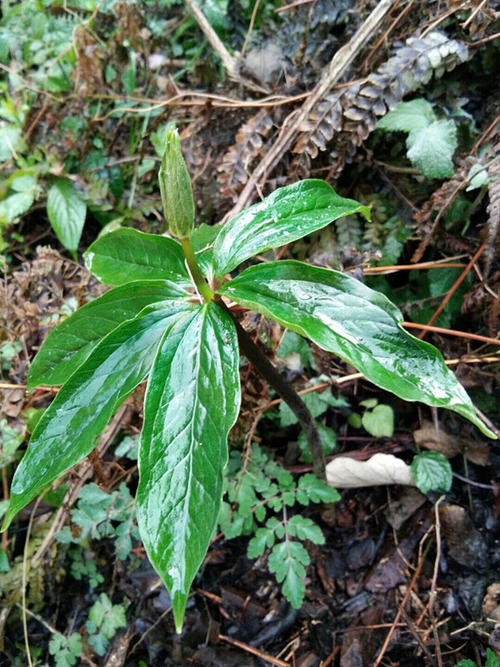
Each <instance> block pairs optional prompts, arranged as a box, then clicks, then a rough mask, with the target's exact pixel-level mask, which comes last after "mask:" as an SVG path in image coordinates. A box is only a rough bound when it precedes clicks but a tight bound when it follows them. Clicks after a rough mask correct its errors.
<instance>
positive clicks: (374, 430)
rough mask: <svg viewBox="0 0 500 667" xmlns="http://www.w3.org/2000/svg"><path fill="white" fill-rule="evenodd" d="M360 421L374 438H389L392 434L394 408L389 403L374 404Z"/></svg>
mask: <svg viewBox="0 0 500 667" xmlns="http://www.w3.org/2000/svg"><path fill="white" fill-rule="evenodd" d="M361 423H362V424H363V426H364V429H365V431H368V433H369V434H370V435H373V436H374V437H375V438H390V437H391V436H392V435H393V434H394V410H393V409H392V408H391V406H390V405H384V404H380V405H376V406H375V407H374V408H373V410H367V411H366V412H365V413H364V415H363V417H362V418H361Z"/></svg>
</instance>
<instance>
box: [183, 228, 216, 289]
mask: <svg viewBox="0 0 500 667" xmlns="http://www.w3.org/2000/svg"><path fill="white" fill-rule="evenodd" d="M181 244H182V249H183V250H184V256H185V258H186V262H187V265H188V268H189V272H190V274H191V278H192V279H193V282H194V284H195V285H196V289H197V290H198V292H199V293H200V295H201V296H202V297H203V299H204V300H205V301H207V302H208V301H212V299H213V298H214V293H213V292H212V290H211V289H210V286H209V284H208V283H207V281H206V280H205V277H204V276H203V274H202V272H201V269H200V267H199V265H198V262H197V260H196V255H195V254H194V248H193V245H192V243H191V241H190V240H189V239H188V238H185V239H181Z"/></svg>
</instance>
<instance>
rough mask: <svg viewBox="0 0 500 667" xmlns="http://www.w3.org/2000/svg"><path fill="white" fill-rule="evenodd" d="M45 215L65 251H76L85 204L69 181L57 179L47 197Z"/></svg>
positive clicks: (85, 208)
mask: <svg viewBox="0 0 500 667" xmlns="http://www.w3.org/2000/svg"><path fill="white" fill-rule="evenodd" d="M47 215H48V217H49V221H50V224H51V225H52V229H53V230H54V231H55V233H56V236H57V238H58V239H59V241H60V242H61V243H62V245H63V246H64V247H65V248H66V249H67V250H78V244H79V243H80V236H81V235H82V230H83V225H84V224H85V217H86V215H87V204H86V203H85V202H84V201H83V199H81V197H80V195H79V194H78V192H77V191H76V190H75V188H74V186H73V184H72V183H71V181H68V180H67V179H66V178H59V179H58V180H57V181H56V182H55V183H54V185H53V186H52V187H51V188H50V190H49V194H48V196H47Z"/></svg>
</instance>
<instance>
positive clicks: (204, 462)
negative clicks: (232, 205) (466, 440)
mask: <svg viewBox="0 0 500 667" xmlns="http://www.w3.org/2000/svg"><path fill="white" fill-rule="evenodd" d="M160 184H161V193H162V200H163V204H164V209H165V216H166V219H167V221H168V224H169V227H170V231H171V233H172V234H174V235H175V236H176V237H177V238H178V241H177V240H173V239H172V238H166V237H163V236H155V235H151V234H145V233H141V232H138V231H135V230H133V229H119V230H116V231H114V232H110V233H109V234H107V235H105V236H102V237H101V238H99V239H98V240H97V241H96V242H95V243H94V244H93V245H92V246H91V247H90V248H89V250H88V251H87V252H86V255H85V256H86V263H87V267H88V268H89V270H90V271H91V272H92V273H93V274H94V275H95V276H97V277H98V278H99V279H100V280H101V281H102V282H103V283H104V284H106V285H110V286H112V287H114V289H113V290H111V291H109V292H107V293H106V294H104V295H103V296H101V297H100V298H98V299H96V300H95V301H92V302H91V303H89V304H87V305H86V306H84V307H83V308H81V309H80V310H78V311H77V312H76V313H74V314H73V315H71V316H70V317H68V318H67V319H66V320H65V321H64V322H63V323H62V324H60V325H59V326H58V327H57V328H56V329H55V330H54V331H53V332H52V333H51V334H50V336H49V337H48V338H47V340H46V342H45V344H44V345H43V347H42V349H41V350H40V352H39V353H38V355H37V356H36V358H35V360H34V362H33V364H32V367H31V370H30V375H29V388H30V389H33V388H35V387H37V386H39V385H41V384H43V385H52V386H57V385H63V387H62V389H61V390H60V391H59V393H58V395H57V397H56V398H55V400H54V401H53V403H52V405H51V406H50V407H49V408H48V409H47V410H46V412H45V413H44V415H43V416H42V418H41V419H40V422H39V423H38V425H37V427H36V429H35V431H34V433H33V436H32V439H31V443H30V446H29V448H28V451H27V452H26V454H25V456H24V458H23V460H22V462H21V463H20V465H19V467H18V468H17V471H16V474H15V476H14V479H13V481H12V488H11V501H10V506H9V509H8V512H7V515H6V519H5V523H4V527H5V528H6V527H7V526H8V525H9V524H10V522H11V521H12V519H13V518H14V516H15V515H16V514H17V513H18V512H19V511H20V510H21V509H22V508H23V507H25V506H26V505H28V503H30V502H31V501H32V500H33V499H34V498H35V497H36V496H38V495H39V494H40V493H41V492H42V491H44V490H45V489H46V488H47V487H48V486H49V485H50V484H51V483H52V482H53V481H54V480H55V479H56V478H57V477H59V476H60V475H62V474H63V473H64V472H66V471H67V470H69V468H71V467H72V466H74V465H75V464H76V463H78V462H79V461H81V460H82V459H83V458H84V457H86V456H87V455H88V454H90V452H91V451H92V450H93V449H94V448H95V446H96V444H97V438H98V436H99V435H100V433H102V431H103V430H104V428H105V426H106V425H107V423H108V422H109V420H110V418H111V417H112V415H113V414H114V413H115V412H116V410H117V409H118V407H119V406H120V404H122V403H123V402H124V401H125V399H126V398H127V397H128V396H130V394H131V393H132V392H133V391H134V389H135V388H136V387H137V386H138V385H139V384H140V383H141V382H143V381H144V380H145V379H146V378H147V377H148V376H149V380H148V387H147V392H146V399H145V407H144V427H143V431H142V439H141V444H140V452H139V470H140V483H139V488H138V491H137V497H136V503H137V518H138V525H139V531H140V534H141V537H142V540H143V542H144V545H145V547H146V550H147V552H148V555H149V558H150V560H151V562H152V564H153V566H154V567H155V568H156V570H157V572H158V573H159V575H160V576H161V578H162V579H163V581H164V582H165V584H166V586H167V588H168V589H169V591H170V594H171V598H172V604H173V612H174V617H175V623H176V626H177V629H178V631H180V630H181V628H182V623H183V618H184V612H185V608H186V603H187V599H188V595H189V589H190V586H191V584H192V582H193V579H194V577H195V576H196V573H197V571H198V569H199V568H200V566H201V564H202V562H203V559H204V557H205V554H206V552H207V549H208V546H209V544H210V540H211V539H212V536H213V533H214V530H215V527H216V524H217V517H218V514H219V509H220V506H221V498H222V491H223V471H224V467H225V465H226V462H227V457H228V452H227V437H228V433H229V431H230V429H231V428H232V426H233V424H234V423H235V421H236V418H237V416H238V412H239V407H240V378H239V345H238V341H240V344H241V345H242V347H243V341H244V338H243V335H242V333H241V332H242V330H241V327H239V325H238V324H237V323H236V321H235V320H234V319H233V317H232V315H231V312H230V311H231V306H232V305H233V304H238V305H239V306H243V307H244V308H249V309H252V310H254V311H256V312H258V313H260V314H262V315H264V316H266V317H270V318H272V319H274V320H275V321H276V322H278V323H279V324H280V325H282V326H283V327H286V328H287V329H290V330H291V331H293V332H295V333H298V334H300V335H301V336H305V337H306V338H309V339H310V340H312V341H313V342H314V343H316V345H318V346H320V347H321V348H323V349H324V350H327V351H329V352H333V353H334V354H337V355H339V356H340V357H342V358H343V359H345V360H346V361H347V362H348V363H350V364H352V365H353V366H355V367H356V368H357V369H359V370H360V371H361V372H362V373H363V374H364V375H365V377H367V378H368V379H369V380H371V381H372V382H373V383H374V384H376V385H378V386H379V387H382V388H383V389H386V390H388V391H392V392H393V393H395V394H397V395H398V396H400V397H401V398H403V399H406V400H409V401H422V402H424V403H426V404H427V405H431V406H436V407H442V408H448V409H450V410H454V411H455V412H458V413H459V414H461V415H462V416H464V417H466V418H467V419H469V420H470V421H471V422H473V423H474V424H475V425H476V426H477V427H478V428H479V429H481V431H482V432H483V433H485V434H486V435H488V436H490V437H495V436H494V434H493V433H492V432H491V431H489V430H488V428H487V427H486V426H485V425H484V424H483V423H482V421H481V420H480V419H479V417H478V416H477V414H476V411H475V409H474V406H473V405H472V403H471V401H470V399H469V397H468V396H467V394H466V392H465V391H464V389H463V388H462V387H461V385H460V384H459V383H458V382H457V380H456V379H455V376H454V375H453V373H452V372H451V371H450V370H448V368H447V367H446V365H445V363H444V360H443V357H442V356H441V354H440V353H439V352H438V350H436V349H435V348H434V347H432V346H431V345H429V344H428V343H424V342H422V341H420V340H418V339H416V338H414V337H413V336H411V335H409V334H408V333H406V332H405V331H404V329H403V328H402V325H401V323H402V319H403V318H402V315H401V313H400V312H399V310H398V309H397V308H396V307H395V306H394V305H393V304H392V303H391V302H390V301H389V300H388V299H387V298H386V297H385V296H383V295H382V294H379V293H377V292H374V291H373V290H371V289H369V288H368V287H366V286H365V285H364V284H363V283H361V282H359V281H358V280H356V279H354V278H352V277H350V276H348V275H344V274H342V273H339V272H336V271H331V270H327V269H320V268H316V267H314V266H309V265H308V264H304V263H301V262H296V261H288V260H287V261H278V262H266V263H262V264H256V265H253V266H249V267H247V268H246V269H244V270H243V271H241V272H240V273H239V274H238V275H236V277H231V275H230V274H231V273H232V272H233V271H235V269H237V267H238V266H240V265H241V264H243V263H244V262H247V261H248V260H250V259H251V258H252V257H254V255H258V254H260V253H263V252H266V251H268V250H270V249H272V248H277V247H279V246H282V245H284V244H286V243H290V242H292V241H295V240H297V239H300V238H301V237H303V236H306V235H307V234H310V233H311V232H314V231H317V230H319V229H322V228H323V227H325V226H326V225H328V224H329V223H330V222H332V221H333V220H336V219H338V218H340V217H345V216H348V215H353V214H355V213H361V214H363V215H365V216H369V210H368V209H367V208H366V207H365V206H363V205H361V204H359V203H358V202H356V201H353V200H350V199H344V198H342V197H340V196H338V195H337V194H336V193H335V192H334V191H333V189H332V188H331V187H330V185H328V184H327V183H325V182H323V181H319V180H306V181H301V182H299V183H296V184H294V185H291V186H287V187H283V188H280V189H279V190H276V191H275V192H274V193H273V194H272V195H270V196H269V197H267V198H266V199H264V200H263V201H261V202H260V203H258V204H255V205H254V206H251V207H250V208H248V209H246V210H244V211H242V212H241V213H240V214H239V215H237V216H236V217H235V218H234V219H233V220H231V221H230V222H229V223H228V224H227V225H226V226H224V227H222V228H219V229H217V228H215V230H214V234H213V237H215V238H212V240H211V242H210V243H207V238H208V237H209V234H208V233H207V230H206V228H205V229H202V228H200V230H195V229H194V204H193V194H192V188H191V182H190V179H189V174H188V172H187V168H186V165H185V163H184V160H183V157H182V153H181V148H180V140H179V137H178V135H177V132H176V131H175V130H172V131H170V132H169V133H168V135H167V148H166V152H165V157H164V159H163V162H162V167H161V170H160ZM217 232H218V233H217ZM243 333H244V332H243ZM245 353H246V354H247V355H248V356H249V357H250V355H249V353H248V351H247V350H246V349H245ZM250 360H251V361H252V359H250Z"/></svg>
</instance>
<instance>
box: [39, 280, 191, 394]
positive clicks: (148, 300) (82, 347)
mask: <svg viewBox="0 0 500 667" xmlns="http://www.w3.org/2000/svg"><path fill="white" fill-rule="evenodd" d="M186 296H187V292H186V291H184V290H183V288H182V286H177V285H176V284H175V283H172V282H168V281H165V280H161V281H160V280H155V281H152V280H151V281H147V282H146V281H143V282H139V281H137V282H132V283H128V284H127V285H123V286H121V287H117V288H116V289H113V290H111V291H110V292H107V293H106V294H104V295H103V296H101V297H99V298H98V299H95V300H94V301H91V302H90V303H88V304H87V305H85V306H83V308H80V309H79V310H77V311H76V313H74V314H73V315H71V316H70V317H68V318H67V319H65V320H64V322H62V323H61V324H59V325H58V326H57V327H56V328H55V329H54V330H53V331H52V332H51V333H50V334H49V336H48V338H47V340H46V341H45V342H44V344H43V346H42V348H41V349H40V351H39V352H38V354H37V355H36V357H35V359H34V360H33V363H32V364H31V368H30V372H29V379H28V387H29V389H34V388H35V387H38V386H39V385H41V384H43V385H48V386H51V387H52V386H58V385H62V384H64V383H65V382H66V380H68V378H69V377H70V376H71V374H72V373H74V371H75V370H76V369H77V368H78V366H80V365H81V364H82V363H83V362H84V361H85V359H87V358H88V356H89V354H90V353H91V352H92V350H93V349H94V348H95V346H96V345H97V344H98V343H99V341H100V340H102V339H103V338H104V337H105V336H107V335H108V334H109V333H110V332H111V331H113V329H116V327H117V326H119V325H120V324H122V322H124V321H126V320H130V319H132V318H134V317H136V316H137V315H138V314H139V313H140V311H141V310H142V309H143V308H145V307H146V306H148V305H150V304H153V303H155V302H159V301H164V302H167V301H173V305H174V307H178V305H179V301H180V300H182V299H183V298H184V297H186ZM164 306H165V308H168V304H167V303H165V304H164Z"/></svg>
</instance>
